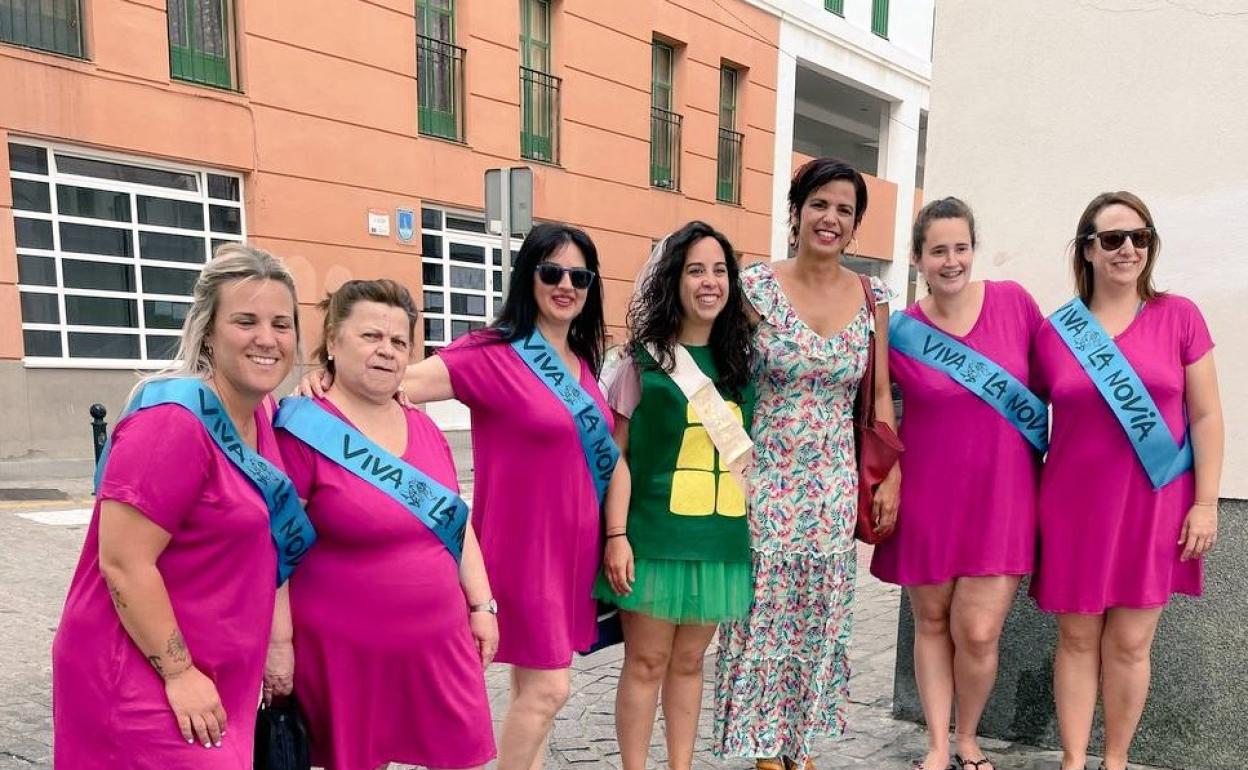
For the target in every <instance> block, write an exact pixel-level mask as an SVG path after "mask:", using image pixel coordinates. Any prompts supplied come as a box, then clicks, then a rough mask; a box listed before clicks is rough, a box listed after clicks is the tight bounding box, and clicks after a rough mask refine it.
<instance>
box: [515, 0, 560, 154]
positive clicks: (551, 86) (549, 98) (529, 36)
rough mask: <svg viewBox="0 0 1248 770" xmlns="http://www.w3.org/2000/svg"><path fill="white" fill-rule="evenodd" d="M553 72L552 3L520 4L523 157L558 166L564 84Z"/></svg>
mask: <svg viewBox="0 0 1248 770" xmlns="http://www.w3.org/2000/svg"><path fill="white" fill-rule="evenodd" d="M550 69H551V62H550V0H520V121H521V125H520V155H521V156H522V157H525V158H530V159H532V160H540V161H545V162H547V163H558V162H559V93H560V89H561V86H562V80H561V79H560V78H557V77H555V76H554V75H552V74H551V72H550Z"/></svg>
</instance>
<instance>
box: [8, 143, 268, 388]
mask: <svg viewBox="0 0 1248 770" xmlns="http://www.w3.org/2000/svg"><path fill="white" fill-rule="evenodd" d="M9 144H22V145H28V146H31V147H41V148H44V150H45V151H46V152H47V153H48V155H47V160H48V172H47V174H46V175H44V174H37V173H32V172H25V171H13V170H10V173H9V178H10V180H12V179H24V180H31V181H36V182H41V183H44V184H47V185H48V194H49V199H50V208H51V213H44V212H35V211H24V210H18V209H13V210H12V214H13V218H14V226H15V227H16V220H18V219H30V220H43V221H47V222H51V223H52V248H51V249H32V248H27V247H18V248H17V249H16V254H19V255H29V256H36V257H50V258H52V259H53V261H54V264H55V268H56V286H40V285H34V284H23V283H20V278H19V283H18V284H17V288H18V290H19V293H24V294H51V295H55V296H56V298H57V308H58V312H59V316H60V322H59V323H55V324H49V323H27V322H26V321H22V327H21V328H22V331H23V332H26V331H54V332H59V333H60V338H61V356H60V357H52V356H24V357H23V359H22V363H23V364H24V365H25V366H26V367H28V368H57V369H131V370H133V369H158V368H162V367H165V366H168V365H169V364H171V363H172V361H170V360H168V359H154V358H148V357H147V337H148V336H156V337H177V336H179V335H180V331H179V330H176V329H149V328H147V318H146V312H145V307H144V302H145V301H155V302H160V301H165V302H178V303H187V302H189V301H190V300H191V296H190V295H189V294H186V295H181V294H159V293H153V292H144V291H143V268H144V267H162V268H175V269H180V270H185V271H187V272H190V271H191V270H193V269H202V268H203V264H204V263H200V264H198V265H195V263H190V262H179V261H173V260H153V259H141V258H140V248H139V233H142V232H150V233H165V234H171V235H189V236H202V237H203V238H204V239H205V263H206V262H207V259H209V258H210V257H211V254H210V253H209V250H210V249H211V248H212V241H214V240H215V241H233V242H238V243H242V242H244V241H245V240H246V236H247V212H246V206H245V205H244V201H245V200H246V191H245V189H244V184H245V180H244V178H243V175H241V174H238V173H235V172H232V171H226V170H223V169H214V168H208V167H203V166H194V165H188V164H180V163H179V164H172V163H169V162H167V161H161V160H154V159H151V158H145V157H142V156H135V155H125V154H121V153H112V152H103V151H100V150H93V149H89V148H85V147H78V146H75V145H67V144H59V143H55V142H47V141H43V140H39V139H28V138H26V137H22V136H17V135H9V136H8V137H7V141H6V142H5V143H4V147H3V151H4V152H5V153H7V152H8V145H9ZM57 152H62V153H65V154H68V155H73V156H75V157H80V158H88V159H91V160H98V161H101V162H105V163H119V164H125V165H130V166H140V167H143V168H149V169H152V170H155V171H166V172H169V173H175V174H189V175H194V176H195V177H196V178H197V179H198V186H199V188H200V190H199V192H189V191H186V190H174V189H171V188H167V187H158V186H151V185H144V184H137V183H133V182H121V181H114V180H107V179H100V178H97V177H90V176H79V175H74V174H68V173H61V172H59V171H58V169H57V166H56V153H57ZM209 174H212V175H214V176H223V177H229V178H232V179H236V180H238V190H239V195H238V197H239V199H238V200H237V201H229V200H221V199H217V198H211V199H210V198H209V196H208V175H209ZM58 184H67V185H72V186H75V187H88V188H91V189H96V190H105V191H109V192H120V193H125V194H128V195H129V203H130V221H129V222H117V221H111V220H102V219H95V218H91V217H74V216H67V215H61V214H60V213H59V211H58V205H59V204H58V201H57V193H56V186H57V185H58ZM139 195H143V196H146V197H155V198H165V199H169V200H179V201H187V202H192V203H199V204H201V206H202V209H203V220H204V227H203V229H202V230H199V231H196V230H188V229H184V228H177V227H164V226H160V225H148V224H140V223H139V222H138V216H139V215H138V201H137V196H139ZM210 204H211V205H212V206H224V207H228V208H234V209H237V210H238V212H239V229H240V232H239V233H221V232H216V231H213V230H212V229H211V228H212V220H211V217H210V215H209V205H210ZM61 223H65V224H83V225H92V226H98V227H108V228H112V229H119V230H126V231H127V232H128V233H129V236H130V238H131V251H132V253H133V256H131V257H114V256H106V255H100V254H89V253H83V252H66V251H63V250H62V249H61V233H60V226H59V225H60V224H61ZM64 259H73V260H79V261H85V262H96V263H109V264H124V265H129V266H132V267H133V268H134V282H135V290H134V291H133V292H122V291H110V290H103V289H77V288H68V289H67V288H66V287H65V280H64V271H63V269H62V262H63V260H64ZM16 261H17V259H16V257H15V258H14V262H15V263H16ZM67 295H69V296H82V297H112V298H118V299H128V300H133V301H134V302H135V303H136V318H137V321H138V324H137V325H136V326H131V327H121V326H94V325H84V324H71V323H69V321H68V318H67V317H66V314H65V298H66V296H67ZM74 332H88V333H103V334H127V335H130V336H137V337H138V341H139V356H140V357H139V358H82V357H71V356H70V355H69V335H70V334H71V333H74Z"/></svg>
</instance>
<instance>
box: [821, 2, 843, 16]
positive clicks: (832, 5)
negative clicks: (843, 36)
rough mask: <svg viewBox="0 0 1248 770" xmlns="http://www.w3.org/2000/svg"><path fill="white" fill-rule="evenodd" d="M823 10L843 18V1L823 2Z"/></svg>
mask: <svg viewBox="0 0 1248 770" xmlns="http://www.w3.org/2000/svg"><path fill="white" fill-rule="evenodd" d="M823 8H824V10H827V11H831V12H832V13H835V14H836V15H837V16H844V15H845V0H823Z"/></svg>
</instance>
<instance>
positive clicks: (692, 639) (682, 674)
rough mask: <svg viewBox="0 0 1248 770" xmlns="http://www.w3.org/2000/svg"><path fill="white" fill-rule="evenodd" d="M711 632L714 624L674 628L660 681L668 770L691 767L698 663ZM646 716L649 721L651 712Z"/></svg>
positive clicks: (699, 686)
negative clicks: (673, 638) (665, 667)
mask: <svg viewBox="0 0 1248 770" xmlns="http://www.w3.org/2000/svg"><path fill="white" fill-rule="evenodd" d="M715 629H716V626H714V625H710V626H705V625H703V626H699V625H680V626H676V638H675V640H674V642H673V644H672V659H671V661H670V662H669V663H668V664H667V676H666V677H665V678H664V679H663V720H664V722H665V723H666V725H667V765H668V767H669V768H671V770H689V769H690V768H691V767H692V765H693V744H694V741H695V740H697V737H698V714H699V713H701V711H702V661H703V660H704V659H705V658H706V648H707V647H708V646H710V644H711V637H713V636H715ZM651 708H652V709H653V706H652V707H651ZM650 713H651V718H653V714H654V712H653V710H652V711H651V712H650ZM626 770H627V768H626Z"/></svg>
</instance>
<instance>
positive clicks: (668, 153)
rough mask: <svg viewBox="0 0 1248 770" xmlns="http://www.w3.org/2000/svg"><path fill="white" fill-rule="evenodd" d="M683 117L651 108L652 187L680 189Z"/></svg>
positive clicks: (657, 108)
mask: <svg viewBox="0 0 1248 770" xmlns="http://www.w3.org/2000/svg"><path fill="white" fill-rule="evenodd" d="M682 120H684V118H683V117H682V116H681V115H678V114H676V113H675V112H671V111H669V110H665V109H662V108H660V107H651V108H650V186H651V187H659V188H662V189H664V190H679V189H680V124H681V121H682Z"/></svg>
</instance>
